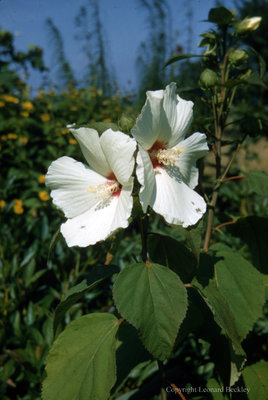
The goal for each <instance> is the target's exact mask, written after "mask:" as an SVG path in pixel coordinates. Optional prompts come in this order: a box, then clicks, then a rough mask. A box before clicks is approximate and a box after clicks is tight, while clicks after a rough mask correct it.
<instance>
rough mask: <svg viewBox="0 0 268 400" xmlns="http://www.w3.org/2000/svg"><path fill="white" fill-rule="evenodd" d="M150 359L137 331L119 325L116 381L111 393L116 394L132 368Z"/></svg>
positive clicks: (126, 325) (128, 326)
mask: <svg viewBox="0 0 268 400" xmlns="http://www.w3.org/2000/svg"><path fill="white" fill-rule="evenodd" d="M151 358H152V357H151V355H150V354H149V353H148V352H147V351H146V349H145V348H144V347H143V345H142V343H141V341H140V339H139V337H138V332H137V330H136V329H135V328H134V327H133V326H131V325H129V324H126V323H124V324H121V325H120V327H119V331H118V337H117V350H116V365H117V380H116V384H115V387H114V389H113V393H118V391H119V390H120V389H121V387H122V386H123V385H124V382H125V381H126V379H127V377H128V375H129V374H130V372H131V371H132V370H133V368H135V367H136V366H137V365H138V364H140V363H142V362H144V361H148V360H150V359H151Z"/></svg>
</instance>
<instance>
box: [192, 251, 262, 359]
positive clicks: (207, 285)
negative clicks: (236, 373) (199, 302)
mask: <svg viewBox="0 0 268 400" xmlns="http://www.w3.org/2000/svg"><path fill="white" fill-rule="evenodd" d="M211 248H212V249H214V250H215V251H216V256H217V259H216V260H214V259H213V258H209V257H208V256H205V257H202V262H201V263H200V268H199V272H198V277H197V282H196V285H197V287H198V289H199V291H200V294H201V296H202V297H203V298H204V300H205V301H206V303H207V304H208V306H209V307H210V308H211V311H212V312H213V314H214V318H215V321H216V322H217V323H218V325H219V326H220V327H221V328H222V329H223V330H224V331H225V333H226V335H227V336H228V337H229V338H230V339H231V341H232V344H233V348H234V351H235V353H236V354H240V355H244V352H243V350H242V348H241V346H240V342H241V341H242V339H244V338H245V336H246V335H247V333H248V332H249V331H250V330H251V329H252V326H253V324H254V323H255V322H256V320H257V319H258V318H259V317H260V316H261V315H262V307H263V304H264V301H265V291H264V286H263V282H262V277H261V275H260V273H259V272H258V271H257V270H256V269H255V268H254V267H253V266H252V265H251V264H250V263H249V262H248V261H246V260H245V259H244V258H243V257H242V256H241V255H240V254H239V253H235V252H233V251H232V250H231V249H229V248H228V247H227V246H223V245H214V246H212V247H211ZM256 288H258V290H256Z"/></svg>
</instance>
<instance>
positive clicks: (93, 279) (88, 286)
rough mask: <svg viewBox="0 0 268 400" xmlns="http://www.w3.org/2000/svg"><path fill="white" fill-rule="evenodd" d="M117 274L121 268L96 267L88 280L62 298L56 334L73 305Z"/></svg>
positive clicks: (58, 309) (57, 314)
mask: <svg viewBox="0 0 268 400" xmlns="http://www.w3.org/2000/svg"><path fill="white" fill-rule="evenodd" d="M116 272H119V268H118V267H116V266H112V265H108V266H94V267H93V268H92V269H91V271H90V272H89V274H88V276H87V279H84V280H83V281H82V282H80V283H79V284H78V285H75V286H74V287H72V288H71V289H69V290H68V291H67V292H66V293H65V294H64V295H63V296H62V299H61V302H60V304H59V305H58V306H57V308H56V310H55V317H54V332H56V329H57V327H58V324H59V323H60V321H61V320H62V318H63V316H64V314H65V313H66V312H67V311H68V310H69V308H70V307H71V306H72V305H73V304H75V303H76V302H77V301H78V300H80V299H81V297H83V296H84V295H85V294H86V293H88V292H89V291H90V290H92V289H93V288H94V287H95V286H96V285H97V284H98V283H100V282H101V281H103V280H104V279H106V278H108V277H109V276H111V275H112V274H114V273H116Z"/></svg>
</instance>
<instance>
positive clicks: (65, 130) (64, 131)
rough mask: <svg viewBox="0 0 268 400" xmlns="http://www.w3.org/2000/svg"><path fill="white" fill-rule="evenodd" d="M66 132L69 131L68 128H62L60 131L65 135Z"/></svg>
mask: <svg viewBox="0 0 268 400" xmlns="http://www.w3.org/2000/svg"><path fill="white" fill-rule="evenodd" d="M67 133H70V131H69V129H67V128H66V129H63V130H62V131H61V134H62V135H66V134H67Z"/></svg>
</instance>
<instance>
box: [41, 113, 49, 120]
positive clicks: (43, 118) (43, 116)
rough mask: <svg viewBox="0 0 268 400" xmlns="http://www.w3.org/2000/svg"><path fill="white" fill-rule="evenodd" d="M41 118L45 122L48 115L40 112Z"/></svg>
mask: <svg viewBox="0 0 268 400" xmlns="http://www.w3.org/2000/svg"><path fill="white" fill-rule="evenodd" d="M41 120H42V121H43V122H47V121H49V120H50V116H49V115H48V114H41Z"/></svg>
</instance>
